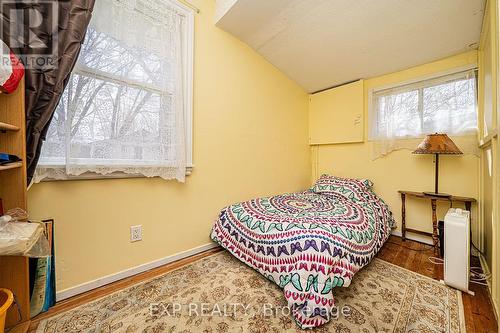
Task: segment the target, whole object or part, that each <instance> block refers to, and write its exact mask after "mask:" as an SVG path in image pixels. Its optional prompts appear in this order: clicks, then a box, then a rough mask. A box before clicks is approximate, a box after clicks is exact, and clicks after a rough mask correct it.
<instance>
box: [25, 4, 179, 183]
mask: <svg viewBox="0 0 500 333" xmlns="http://www.w3.org/2000/svg"><path fill="white" fill-rule="evenodd" d="M184 24H185V22H184V17H183V16H182V14H181V13H178V12H177V11H176V10H175V9H174V8H173V7H172V6H171V5H170V4H169V2H168V0H164V1H162V0H99V1H96V4H95V9H94V16H93V18H92V20H91V23H90V25H89V28H88V30H87V35H86V38H85V42H84V44H83V46H82V50H81V53H80V56H79V58H78V62H77V64H76V66H75V69H74V71H73V73H72V76H71V78H70V81H69V83H68V86H67V88H66V90H65V92H64V95H63V96H62V98H61V101H60V104H59V106H58V108H57V110H56V112H55V114H54V118H53V120H52V122H51V125H50V129H49V132H48V134H47V140H46V142H45V143H44V145H43V148H42V154H41V158H40V161H39V165H38V168H37V171H36V173H35V177H34V180H35V181H36V182H37V181H40V180H41V179H43V178H46V177H49V178H54V179H61V178H68V176H78V175H81V174H84V173H87V172H93V173H97V174H102V175H105V174H110V173H113V172H117V171H119V172H125V173H129V174H139V175H144V176H147V177H154V176H159V177H162V178H164V179H177V180H178V181H181V182H183V181H184V178H185V173H186V146H185V142H186V140H185V133H186V131H185V124H184V122H185V118H184V117H185V106H184V103H183V87H184V84H183V77H184V71H185V68H184V66H185V64H184V63H183V52H185V51H183V40H184V39H183V38H182V34H183V33H185V30H186V29H185V26H184Z"/></svg>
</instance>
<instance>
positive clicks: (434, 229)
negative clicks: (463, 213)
mask: <svg viewBox="0 0 500 333" xmlns="http://www.w3.org/2000/svg"><path fill="white" fill-rule="evenodd" d="M398 193H399V194H401V237H402V239H403V241H405V240H406V232H407V231H408V232H412V233H416V234H420V235H425V236H430V237H432V243H433V244H434V255H436V256H437V255H439V238H438V221H437V214H436V207H437V201H448V202H463V203H464V204H465V210H468V211H469V212H470V211H471V206H472V203H473V202H476V199H474V198H468V197H457V196H453V195H452V196H450V197H438V196H433V195H429V194H426V193H423V192H414V191H401V190H400V191H398ZM407 196H408V197H415V198H422V199H430V200H431V207H432V233H430V232H425V231H420V230H416V229H410V228H407V227H406V197H407Z"/></svg>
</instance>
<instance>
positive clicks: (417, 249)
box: [377, 236, 498, 333]
mask: <svg viewBox="0 0 500 333" xmlns="http://www.w3.org/2000/svg"><path fill="white" fill-rule="evenodd" d="M433 256H434V251H433V250H432V248H431V246H429V245H426V244H422V243H417V242H413V241H409V240H406V241H405V242H403V241H402V240H401V238H399V237H394V236H391V238H390V239H389V240H388V241H387V243H385V245H384V247H383V248H382V249H381V250H380V252H379V253H378V254H377V257H378V258H380V259H383V260H385V261H388V262H390V263H393V264H395V265H398V266H400V267H404V268H406V269H409V270H411V271H414V272H416V273H419V274H422V275H425V276H428V277H431V278H433V279H436V280H441V279H443V265H435V264H433V263H431V262H430V261H429V257H433ZM471 266H480V264H479V260H478V258H476V257H471ZM469 288H470V290H472V291H474V292H475V296H471V295H468V294H465V293H462V299H463V304H464V313H465V325H466V328H467V332H468V333H490V332H497V330H498V326H497V321H496V319H495V313H494V312H493V306H492V303H491V299H490V296H489V292H488V287H486V286H481V285H478V284H475V283H470V286H469Z"/></svg>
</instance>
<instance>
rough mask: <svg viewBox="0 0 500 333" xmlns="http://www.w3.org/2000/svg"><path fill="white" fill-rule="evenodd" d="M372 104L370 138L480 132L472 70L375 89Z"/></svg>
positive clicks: (455, 134) (381, 138)
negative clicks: (478, 129) (478, 130)
mask: <svg viewBox="0 0 500 333" xmlns="http://www.w3.org/2000/svg"><path fill="white" fill-rule="evenodd" d="M370 103H371V105H370V108H369V109H370V110H369V112H370V114H369V116H370V131H369V133H370V135H369V138H370V139H371V140H374V141H376V140H398V139H408V138H417V137H421V136H423V135H426V134H431V133H436V132H438V133H446V134H448V135H451V136H463V135H470V134H475V133H476V131H477V110H476V78H475V72H474V71H473V70H470V71H465V72H460V73H456V74H451V75H445V76H440V77H437V78H433V79H429V80H425V81H420V82H416V83H412V84H407V85H402V86H397V87H392V88H389V89H383V90H377V91H373V92H372V93H371V97H370Z"/></svg>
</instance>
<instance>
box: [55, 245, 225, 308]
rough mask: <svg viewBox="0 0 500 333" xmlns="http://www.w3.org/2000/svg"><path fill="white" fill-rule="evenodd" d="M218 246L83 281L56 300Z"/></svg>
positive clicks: (58, 294) (190, 251)
mask: <svg viewBox="0 0 500 333" xmlns="http://www.w3.org/2000/svg"><path fill="white" fill-rule="evenodd" d="M218 246H219V245H218V244H216V243H210V244H205V245H202V246H198V247H195V248H193V249H190V250H187V251H183V252H179V253H176V254H173V255H171V256H168V257H165V258H161V259H158V260H154V261H151V262H148V263H145V264H142V265H139V266H135V267H132V268H129V269H126V270H123V271H120V272H118V273H115V274H111V275H107V276H104V277H102V278H99V279H96V280H92V281H89V282H86V283H82V284H80V285H77V286H75V287H71V288H68V289H64V290H61V291H60V292H57V293H56V301H57V302H59V301H62V300H64V299H66V298H69V297H72V296H76V295H78V294H82V293H84V292H87V291H90V290H92V289H96V288H99V287H102V286H104V285H107V284H110V283H112V282H115V281H118V280H122V279H125V278H128V277H130V276H133V275H136V274H139V273H142V272H145V271H149V270H151V269H153V268H157V267H160V266H163V265H166V264H169V263H172V262H174V261H177V260H181V259H185V258H187V257H191V256H193V255H196V254H199V253H202V252H205V251H208V250H211V249H214V248H216V247H218Z"/></svg>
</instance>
